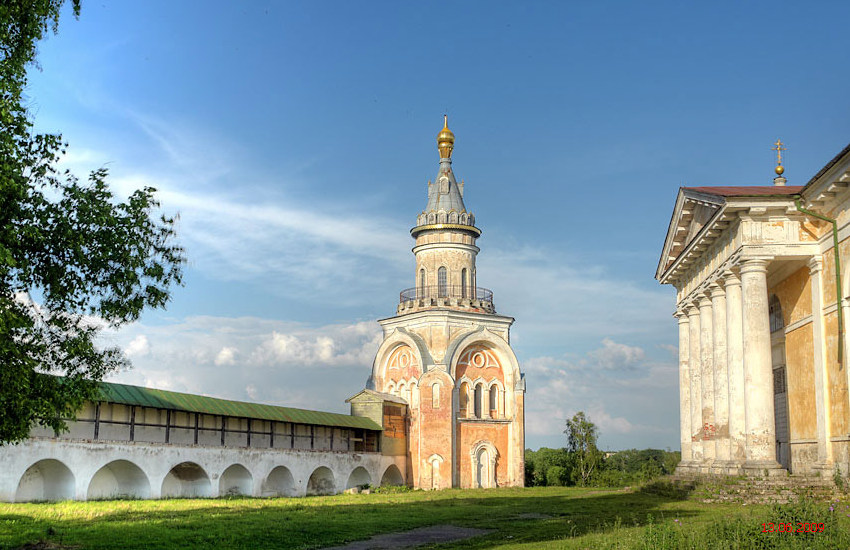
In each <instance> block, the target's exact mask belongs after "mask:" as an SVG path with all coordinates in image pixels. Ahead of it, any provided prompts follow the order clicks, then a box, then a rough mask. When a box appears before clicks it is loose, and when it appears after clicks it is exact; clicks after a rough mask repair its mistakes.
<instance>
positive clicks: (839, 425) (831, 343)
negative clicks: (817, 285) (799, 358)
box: [824, 312, 850, 436]
mask: <svg viewBox="0 0 850 550" xmlns="http://www.w3.org/2000/svg"><path fill="white" fill-rule="evenodd" d="M837 324H838V317H837V316H836V314H835V312H833V313H830V314H828V315H825V316H824V331H825V333H826V334H825V337H826V366H827V376H828V377H829V411H830V412H829V417H830V418H829V420H830V424H831V428H832V429H831V432H832V435H834V436H835V435H844V434H846V433H848V427H850V422H848V418H847V415H848V410H847V404H848V403H847V373H846V371H845V370H844V369H846V368H847V367H846V366H840V365H839V364H838V351H837V345H838V333H837V328H836V325H837ZM846 362H847V361H846V360H845V363H846Z"/></svg>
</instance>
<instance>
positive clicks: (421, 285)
mask: <svg viewBox="0 0 850 550" xmlns="http://www.w3.org/2000/svg"><path fill="white" fill-rule="evenodd" d="M417 294H419V297H420V298H424V297H425V269H424V268H422V269H420V270H419V292H418V293H417Z"/></svg>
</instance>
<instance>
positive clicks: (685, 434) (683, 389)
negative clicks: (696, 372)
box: [675, 309, 693, 467]
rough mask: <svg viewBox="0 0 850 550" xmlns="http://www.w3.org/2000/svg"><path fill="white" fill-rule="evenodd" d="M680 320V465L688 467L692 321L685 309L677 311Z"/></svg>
mask: <svg viewBox="0 0 850 550" xmlns="http://www.w3.org/2000/svg"><path fill="white" fill-rule="evenodd" d="M675 317H676V319H678V320H679V439H680V441H681V445H682V461H681V462H680V465H681V466H683V467H688V465H690V464H691V462H692V461H693V454H692V449H691V375H690V368H689V365H688V363H689V360H690V354H691V348H690V345H689V344H688V338H689V337H690V334H689V331H690V322H689V321H688V315H687V313H685V311H684V310H682V309H678V310H676V313H675Z"/></svg>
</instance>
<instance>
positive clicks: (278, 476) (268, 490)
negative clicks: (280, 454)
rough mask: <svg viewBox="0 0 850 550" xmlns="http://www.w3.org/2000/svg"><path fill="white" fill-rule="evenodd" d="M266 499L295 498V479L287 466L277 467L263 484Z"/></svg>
mask: <svg viewBox="0 0 850 550" xmlns="http://www.w3.org/2000/svg"><path fill="white" fill-rule="evenodd" d="M263 496H264V497H294V496H296V491H295V479H294V478H293V477H292V472H290V471H289V468H287V467H286V466H277V467H275V468H274V469H273V470H272V471H271V472H270V473H269V476H268V477H267V478H266V480H265V481H264V482H263Z"/></svg>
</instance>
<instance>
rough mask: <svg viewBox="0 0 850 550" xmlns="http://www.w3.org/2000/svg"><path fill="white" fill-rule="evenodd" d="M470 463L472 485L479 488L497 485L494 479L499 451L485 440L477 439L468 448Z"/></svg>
mask: <svg viewBox="0 0 850 550" xmlns="http://www.w3.org/2000/svg"><path fill="white" fill-rule="evenodd" d="M469 456H470V463H471V464H472V486H473V487H481V488H492V487H498V486H499V484H498V480H497V479H496V461H497V460H498V458H499V451H498V450H496V447H495V445H493V444H492V443H490V442H489V441H486V440H481V441H478V442H477V443H476V444H475V445H473V446H472V448H470V450H469Z"/></svg>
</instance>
